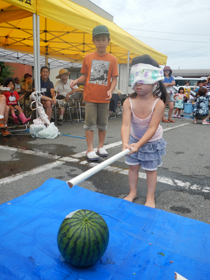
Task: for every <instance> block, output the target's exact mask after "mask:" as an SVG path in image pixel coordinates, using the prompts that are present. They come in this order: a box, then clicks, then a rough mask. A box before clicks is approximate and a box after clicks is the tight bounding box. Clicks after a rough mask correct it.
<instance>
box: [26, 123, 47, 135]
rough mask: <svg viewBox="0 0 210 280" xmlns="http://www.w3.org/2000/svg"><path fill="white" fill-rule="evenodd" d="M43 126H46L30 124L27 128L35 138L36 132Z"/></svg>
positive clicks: (43, 127) (43, 126)
mask: <svg viewBox="0 0 210 280" xmlns="http://www.w3.org/2000/svg"><path fill="white" fill-rule="evenodd" d="M45 128H46V126H45V125H44V124H31V125H30V128H29V132H30V134H31V137H32V138H36V135H37V133H38V132H39V131H41V130H43V129H45Z"/></svg>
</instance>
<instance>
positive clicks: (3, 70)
mask: <svg viewBox="0 0 210 280" xmlns="http://www.w3.org/2000/svg"><path fill="white" fill-rule="evenodd" d="M14 73H15V71H14V69H13V68H12V67H11V66H7V65H5V64H4V62H0V85H3V81H4V79H5V78H7V77H12V76H13V75H14Z"/></svg>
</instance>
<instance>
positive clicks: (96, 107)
mask: <svg viewBox="0 0 210 280" xmlns="http://www.w3.org/2000/svg"><path fill="white" fill-rule="evenodd" d="M108 116H109V103H93V102H87V101H86V102H85V124H84V128H85V129H86V130H95V128H96V125H97V128H98V129H99V130H106V129H107V125H108Z"/></svg>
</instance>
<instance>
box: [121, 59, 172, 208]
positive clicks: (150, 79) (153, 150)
mask: <svg viewBox="0 0 210 280" xmlns="http://www.w3.org/2000/svg"><path fill="white" fill-rule="evenodd" d="M131 79H132V89H133V90H134V91H135V92H134V93H132V94H131V95H130V97H129V98H127V99H126V100H125V102H124V104H123V122H122V127H121V136H122V142H123V150H124V149H127V148H128V149H130V150H131V152H130V153H129V154H128V155H127V156H126V161H125V162H126V163H127V164H128V165H129V185H130V193H129V195H128V196H126V197H125V198H124V199H125V200H128V201H131V202H132V201H133V200H134V199H135V198H136V197H137V182H138V172H139V167H140V165H141V168H142V169H144V170H145V171H146V175H147V198H146V203H145V205H146V206H150V207H155V197H154V194H155V188H156V183H157V167H158V166H161V165H162V159H161V157H162V156H163V155H164V154H165V147H166V141H165V140H164V139H163V138H162V134H163V129H162V127H161V126H160V122H161V119H162V116H163V113H164V109H165V102H166V97H167V92H166V89H165V87H164V85H163V83H162V82H161V80H163V79H164V76H163V70H162V69H161V68H159V65H158V63H157V62H156V61H155V60H153V59H152V58H151V57H150V56H148V55H142V56H138V57H135V58H134V59H133V60H132V68H131Z"/></svg>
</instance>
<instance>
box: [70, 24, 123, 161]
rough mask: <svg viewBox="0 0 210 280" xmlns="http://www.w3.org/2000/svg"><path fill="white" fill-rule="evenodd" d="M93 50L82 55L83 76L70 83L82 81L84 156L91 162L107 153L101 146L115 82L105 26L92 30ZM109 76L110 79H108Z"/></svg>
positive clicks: (114, 61)
mask: <svg viewBox="0 0 210 280" xmlns="http://www.w3.org/2000/svg"><path fill="white" fill-rule="evenodd" d="M92 37H93V43H94V45H95V46H96V52H93V53H90V54H87V55H86V56H85V58H84V61H83V64H82V69H81V73H82V76H81V77H79V78H78V79H76V80H74V81H72V82H71V83H70V86H71V88H72V89H73V88H74V86H75V85H77V84H78V83H83V82H85V87H84V95H83V100H84V101H85V102H86V105H85V125H84V128H85V130H86V131H85V135H86V141H87V146H88V148H87V153H86V156H87V158H88V159H89V160H90V161H94V160H98V159H99V156H102V157H106V156H108V153H107V151H106V150H105V149H104V147H103V146H104V140H105V136H106V129H107V125H108V116H109V102H110V99H111V98H112V92H113V90H114V89H115V87H116V84H117V76H118V68H117V59H116V57H114V56H113V55H112V54H110V53H108V52H107V51H106V48H107V46H108V44H109V42H110V33H109V30H108V28H107V27H106V26H104V25H99V26H96V27H95V28H94V29H93V32H92ZM111 79H112V81H111ZM96 125H97V128H98V135H99V144H98V149H97V153H98V155H99V156H98V155H97V154H96V153H95V152H94V149H93V136H94V129H95V127H96Z"/></svg>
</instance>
